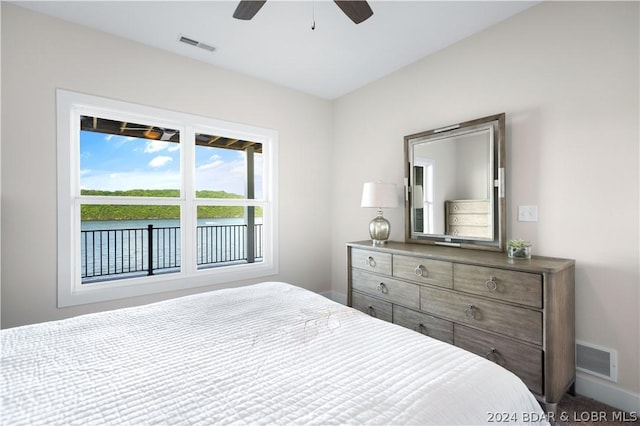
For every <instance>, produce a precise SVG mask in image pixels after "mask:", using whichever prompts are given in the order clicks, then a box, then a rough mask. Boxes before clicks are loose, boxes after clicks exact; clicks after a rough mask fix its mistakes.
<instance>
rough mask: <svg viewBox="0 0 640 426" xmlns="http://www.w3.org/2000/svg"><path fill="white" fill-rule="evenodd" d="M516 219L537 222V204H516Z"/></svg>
mask: <svg viewBox="0 0 640 426" xmlns="http://www.w3.org/2000/svg"><path fill="white" fill-rule="evenodd" d="M518 221H520V222H537V221H538V206H518Z"/></svg>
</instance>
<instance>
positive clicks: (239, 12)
mask: <svg viewBox="0 0 640 426" xmlns="http://www.w3.org/2000/svg"><path fill="white" fill-rule="evenodd" d="M266 2H267V0H241V1H240V3H238V6H237V7H236V10H235V12H233V17H234V18H236V19H242V20H243V21H249V20H250V19H252V18H253V17H254V16H255V14H256V13H258V11H259V10H260V8H262V6H264V4H265V3H266ZM334 2H335V4H337V5H338V7H339V8H340V9H342V11H343V12H344V14H345V15H347V16H348V17H349V19H351V20H352V21H353V22H354V23H356V24H359V23H360V22H363V21H366V20H367V19H369V18H370V17H371V15H373V10H371V7H370V6H369V4H368V3H367V2H366V1H365V0H352V1H348V0H334Z"/></svg>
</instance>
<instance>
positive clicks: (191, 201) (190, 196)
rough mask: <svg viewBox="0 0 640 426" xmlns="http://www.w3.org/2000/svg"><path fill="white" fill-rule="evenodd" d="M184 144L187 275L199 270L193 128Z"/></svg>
mask: <svg viewBox="0 0 640 426" xmlns="http://www.w3.org/2000/svg"><path fill="white" fill-rule="evenodd" d="M181 142H182V149H183V151H182V164H181V175H182V190H181V198H182V199H183V200H184V203H183V214H182V216H181V226H182V236H183V237H182V265H183V267H184V268H185V272H186V273H187V274H192V273H194V272H195V271H196V270H197V265H196V240H197V235H196V230H197V224H198V220H197V214H196V212H197V206H196V203H195V196H196V184H195V146H196V145H195V132H194V129H193V127H191V126H187V127H186V128H185V132H184V138H183V140H182V141H181Z"/></svg>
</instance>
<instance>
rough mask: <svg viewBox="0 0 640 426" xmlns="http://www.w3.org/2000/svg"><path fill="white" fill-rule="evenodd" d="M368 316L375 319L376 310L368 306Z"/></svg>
mask: <svg viewBox="0 0 640 426" xmlns="http://www.w3.org/2000/svg"><path fill="white" fill-rule="evenodd" d="M369 315H371V316H372V317H374V318H375V317H376V310H375V309H373V306H371V305H369Z"/></svg>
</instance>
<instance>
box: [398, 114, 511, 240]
mask: <svg viewBox="0 0 640 426" xmlns="http://www.w3.org/2000/svg"><path fill="white" fill-rule="evenodd" d="M404 158H405V241H406V242H409V243H420V244H434V245H445V246H452V247H459V248H467V249H478V250H491V251H504V250H505V243H506V241H505V240H506V238H505V228H506V216H505V211H506V195H505V113H501V114H496V115H491V116H488V117H483V118H478V119H475V120H470V121H465V122H463V123H458V124H454V125H450V126H444V127H440V128H438V129H433V130H427V131H424V132H420V133H416V134H412V135H408V136H405V137H404ZM482 176H486V178H484V177H482ZM485 179H486V180H485Z"/></svg>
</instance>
